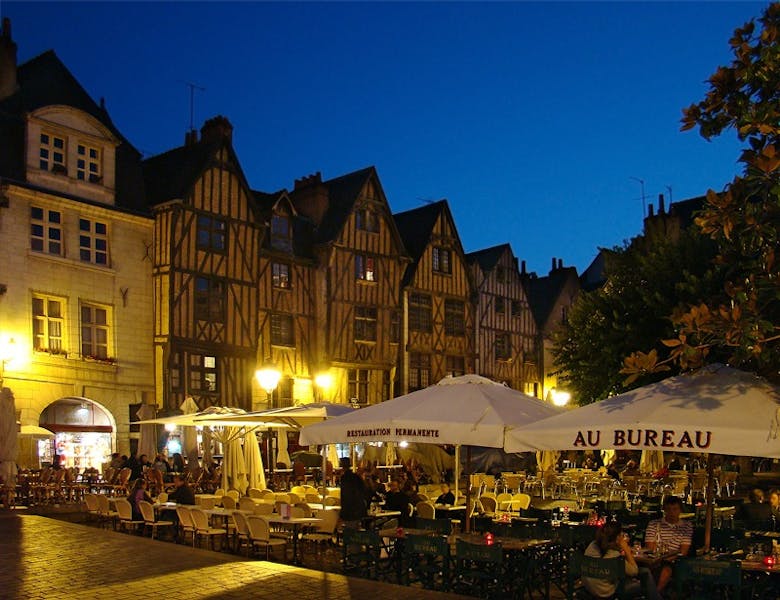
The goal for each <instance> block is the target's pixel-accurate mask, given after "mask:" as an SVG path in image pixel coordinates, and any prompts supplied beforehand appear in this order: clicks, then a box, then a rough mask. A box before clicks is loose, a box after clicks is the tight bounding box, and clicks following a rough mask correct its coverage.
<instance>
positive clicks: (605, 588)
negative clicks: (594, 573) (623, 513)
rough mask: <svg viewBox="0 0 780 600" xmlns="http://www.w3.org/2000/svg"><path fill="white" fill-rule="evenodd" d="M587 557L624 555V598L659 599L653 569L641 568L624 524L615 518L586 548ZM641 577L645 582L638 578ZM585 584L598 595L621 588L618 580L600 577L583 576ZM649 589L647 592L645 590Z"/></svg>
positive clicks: (622, 596)
mask: <svg viewBox="0 0 780 600" xmlns="http://www.w3.org/2000/svg"><path fill="white" fill-rule="evenodd" d="M585 556H590V557H593V558H617V557H618V556H623V558H624V559H625V561H626V581H625V583H624V585H623V594H622V595H621V596H620V597H621V598H636V597H641V598H645V597H646V598H648V599H649V600H656V599H657V598H658V591H657V590H656V586H655V580H654V579H653V574H652V573H651V572H650V570H649V569H646V568H644V567H642V568H639V567H638V566H637V564H636V560H635V559H634V555H633V554H632V553H631V547H630V546H629V545H628V539H627V538H626V536H624V535H623V528H622V526H621V525H620V523H618V522H616V521H611V522H609V523H606V524H605V525H604V526H603V527H600V528H599V529H598V530H597V531H596V539H595V540H593V541H592V542H591V543H590V545H589V546H588V547H587V548H586V549H585ZM635 577H639V578H640V579H641V580H642V581H641V583H640V581H639V580H637V579H635ZM582 584H583V585H584V586H585V589H586V590H588V592H590V593H591V594H592V595H593V596H595V597H596V598H611V597H612V596H613V595H614V593H615V591H616V590H617V582H616V581H610V580H608V579H600V578H596V577H583V578H582ZM645 592H646V593H645Z"/></svg>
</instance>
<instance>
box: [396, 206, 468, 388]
mask: <svg viewBox="0 0 780 600" xmlns="http://www.w3.org/2000/svg"><path fill="white" fill-rule="evenodd" d="M394 218H395V222H396V224H397V226H398V231H399V232H400V233H401V237H402V239H403V243H404V246H405V247H406V249H407V251H408V252H409V255H410V257H411V263H410V264H409V266H407V268H406V271H405V272H404V276H403V281H402V284H403V316H404V327H403V332H404V335H405V339H404V340H403V345H402V350H401V352H402V354H401V356H402V365H403V377H402V380H401V388H402V392H403V393H406V392H410V391H414V390H418V389H422V388H424V387H427V386H429V385H431V384H433V383H435V382H437V381H439V380H440V379H441V378H443V377H444V376H445V375H463V374H465V373H473V372H474V304H473V298H474V285H473V282H472V279H471V273H470V271H469V268H468V265H467V264H466V259H465V256H464V253H463V246H462V245H461V243H460V237H459V236H458V231H457V229H456V227H455V221H454V220H453V218H452V213H451V212H450V208H449V205H448V204H447V201H446V200H440V201H439V202H434V203H431V204H427V205H425V206H422V207H420V208H415V209H412V210H408V211H405V212H401V213H396V214H395V215H394Z"/></svg>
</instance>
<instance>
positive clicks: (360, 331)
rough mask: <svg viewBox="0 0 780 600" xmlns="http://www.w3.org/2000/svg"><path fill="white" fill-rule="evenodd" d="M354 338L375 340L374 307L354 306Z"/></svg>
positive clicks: (368, 340) (367, 340)
mask: <svg viewBox="0 0 780 600" xmlns="http://www.w3.org/2000/svg"><path fill="white" fill-rule="evenodd" d="M355 340H356V341H358V340H359V341H366V342H375V341H376V307H372V306H356V307H355Z"/></svg>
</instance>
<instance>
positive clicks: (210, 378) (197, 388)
mask: <svg viewBox="0 0 780 600" xmlns="http://www.w3.org/2000/svg"><path fill="white" fill-rule="evenodd" d="M189 367H190V369H189V384H190V385H189V391H191V392H201V393H203V392H217V391H219V388H218V378H217V357H216V356H208V355H205V354H190V361H189Z"/></svg>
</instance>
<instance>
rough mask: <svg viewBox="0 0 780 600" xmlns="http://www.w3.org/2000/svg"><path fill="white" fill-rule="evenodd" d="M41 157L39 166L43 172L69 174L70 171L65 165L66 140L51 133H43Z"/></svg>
mask: <svg viewBox="0 0 780 600" xmlns="http://www.w3.org/2000/svg"><path fill="white" fill-rule="evenodd" d="M39 156H40V162H39V166H40V168H41V170H42V171H51V172H52V173H62V174H67V172H68V169H67V167H66V165H65V156H66V152H65V138H62V137H58V136H56V135H51V134H49V133H42V134H41V144H40V153H39Z"/></svg>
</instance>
